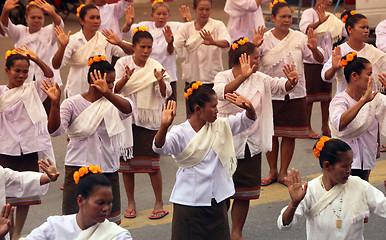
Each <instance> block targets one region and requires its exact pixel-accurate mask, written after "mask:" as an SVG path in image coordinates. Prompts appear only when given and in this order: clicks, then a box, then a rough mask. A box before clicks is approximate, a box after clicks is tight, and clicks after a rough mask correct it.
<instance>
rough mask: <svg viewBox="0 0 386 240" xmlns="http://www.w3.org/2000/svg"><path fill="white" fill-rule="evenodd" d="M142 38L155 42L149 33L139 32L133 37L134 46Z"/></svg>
mask: <svg viewBox="0 0 386 240" xmlns="http://www.w3.org/2000/svg"><path fill="white" fill-rule="evenodd" d="M141 38H149V39H151V41H152V42H153V36H152V35H151V34H150V33H149V32H148V31H145V32H143V31H138V32H136V33H135V34H134V35H133V45H135V44H137V43H138V42H139V40H140V39H141Z"/></svg>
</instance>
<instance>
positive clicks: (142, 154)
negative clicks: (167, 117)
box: [119, 124, 160, 173]
mask: <svg viewBox="0 0 386 240" xmlns="http://www.w3.org/2000/svg"><path fill="white" fill-rule="evenodd" d="M132 126H133V139H134V146H133V158H131V159H129V160H127V161H124V160H123V159H122V158H121V166H120V168H119V172H122V173H156V172H158V171H160V155H159V154H157V153H155V152H153V149H152V144H153V139H154V136H155V134H156V133H157V131H156V130H150V129H147V128H143V127H139V126H137V125H135V124H133V125H132Z"/></svg>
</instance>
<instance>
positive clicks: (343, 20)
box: [342, 10, 357, 23]
mask: <svg viewBox="0 0 386 240" xmlns="http://www.w3.org/2000/svg"><path fill="white" fill-rule="evenodd" d="M349 14H350V16H353V15H355V14H357V13H356V12H355V11H354V10H351V11H350V12H349V13H347V14H346V15H344V16H343V17H342V22H343V23H346V21H347V18H348V15H349Z"/></svg>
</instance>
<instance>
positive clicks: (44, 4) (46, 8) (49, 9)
mask: <svg viewBox="0 0 386 240" xmlns="http://www.w3.org/2000/svg"><path fill="white" fill-rule="evenodd" d="M35 3H36V5H37V6H38V7H40V8H41V9H42V10H43V11H44V12H45V13H47V14H50V15H51V14H52V13H54V12H55V10H54V8H53V7H52V6H51V4H49V3H47V2H46V1H45V0H36V1H35Z"/></svg>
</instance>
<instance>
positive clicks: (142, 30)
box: [133, 26, 149, 35]
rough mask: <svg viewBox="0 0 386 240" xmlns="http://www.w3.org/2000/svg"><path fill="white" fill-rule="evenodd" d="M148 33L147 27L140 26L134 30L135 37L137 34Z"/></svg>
mask: <svg viewBox="0 0 386 240" xmlns="http://www.w3.org/2000/svg"><path fill="white" fill-rule="evenodd" d="M138 31H139V32H148V31H149V29H148V28H147V27H145V26H139V27H136V28H134V29H133V35H134V34H136V33H137V32H138Z"/></svg>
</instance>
